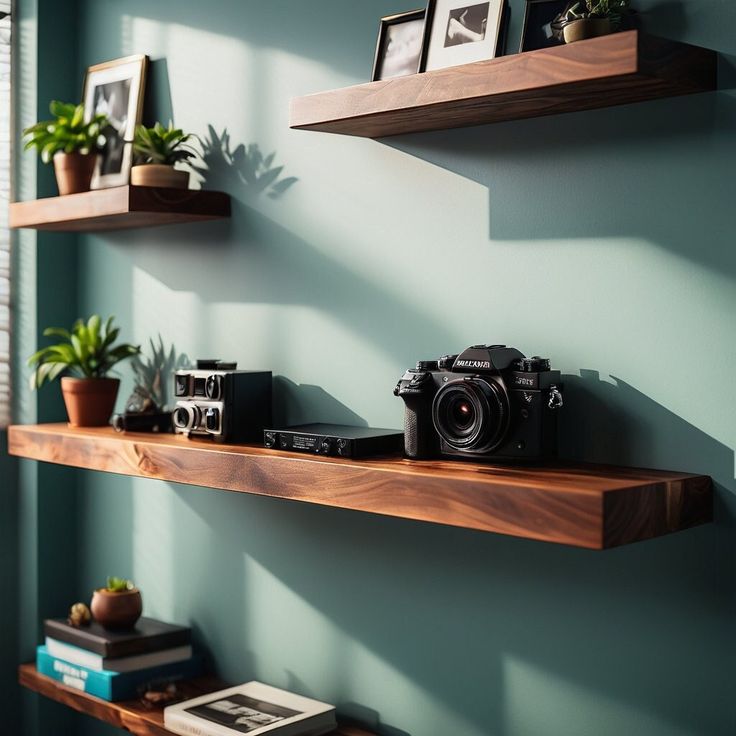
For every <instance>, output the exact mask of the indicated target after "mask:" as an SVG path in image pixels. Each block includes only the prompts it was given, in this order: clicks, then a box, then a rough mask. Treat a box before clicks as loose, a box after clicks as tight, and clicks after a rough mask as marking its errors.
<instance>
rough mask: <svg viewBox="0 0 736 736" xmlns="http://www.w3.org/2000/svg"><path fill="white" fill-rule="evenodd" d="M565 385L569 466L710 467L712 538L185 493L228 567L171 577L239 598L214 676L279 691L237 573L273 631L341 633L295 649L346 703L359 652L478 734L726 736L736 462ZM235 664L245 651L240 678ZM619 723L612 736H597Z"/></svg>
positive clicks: (670, 417) (216, 555)
mask: <svg viewBox="0 0 736 736" xmlns="http://www.w3.org/2000/svg"><path fill="white" fill-rule="evenodd" d="M565 381H566V385H567V387H568V391H569V394H570V396H571V397H574V400H573V401H570V405H572V407H573V409H572V410H571V412H568V413H567V416H566V418H565V424H564V425H563V427H562V444H563V446H564V448H565V450H566V452H567V453H569V454H571V455H574V456H577V457H581V458H584V459H595V460H597V461H600V462H612V463H613V462H629V463H632V464H635V465H636V464H647V465H651V464H652V463H655V464H657V465H661V466H662V467H675V468H676V467H678V466H679V465H680V460H679V458H680V455H681V454H686V455H687V456H688V457H690V458H697V464H698V467H688V468H687V470H690V471H694V472H704V473H710V474H713V475H714V477H715V479H716V483H717V508H716V522H715V524H714V525H712V526H705V527H700V528H696V529H693V530H690V531H687V532H681V533H678V534H675V535H673V536H671V537H665V538H661V539H657V540H651V541H649V542H644V543H640V544H637V545H631V546H627V547H622V548H619V549H615V550H610V551H607V552H603V553H594V552H589V551H585V550H577V549H573V548H566V547H562V546H557V545H550V544H544V543H538V542H530V541H526V540H516V539H510V538H504V537H501V536H496V535H490V534H482V533H474V532H469V531H466V530H459V529H453V528H450V527H440V526H434V525H429V524H421V523H415V522H410V521H405V520H397V519H387V518H383V517H377V516H373V515H371V514H359V513H355V512H349V511H343V510H339V509H330V508H323V507H316V506H309V505H302V504H292V503H284V502H283V501H277V500H274V499H268V498H253V497H244V496H241V495H240V494H221V498H222V501H221V502H220V503H217V504H214V503H212V499H211V498H210V496H209V493H212V491H210V492H207V491H204V489H191V488H185V487H181V486H177V487H176V492H177V494H178V496H179V497H180V499H181V500H182V501H183V502H184V503H185V505H186V507H187V510H184V511H182V510H180V511H179V513H180V514H181V516H182V518H186V517H187V516H191V511H194V512H195V515H196V517H197V518H198V519H199V521H200V523H204V524H206V526H207V527H208V528H209V529H211V530H212V533H213V534H216V536H217V539H218V547H217V549H214V548H212V547H210V546H207V545H203V546H202V547H199V548H198V549H197V550H196V551H195V550H192V549H191V545H190V544H189V541H188V539H187V535H186V533H185V531H182V533H181V534H180V535H178V537H177V544H178V545H179V546H178V550H177V554H176V556H175V558H176V560H177V564H178V565H180V566H181V570H180V571H178V572H183V571H184V570H187V569H188V568H187V566H188V565H190V564H196V565H197V566H199V567H202V568H203V569H217V568H218V566H221V565H222V560H223V559H225V560H229V561H231V562H230V563H228V564H232V569H230V570H228V571H227V574H228V576H232V579H234V580H237V581H238V585H237V586H235V587H237V588H238V589H239V590H240V589H242V591H243V592H242V595H243V606H244V608H243V610H242V611H240V612H239V614H236V615H233V616H229V617H225V618H221V619H218V621H217V626H216V628H217V629H218V630H217V637H218V640H220V641H223V642H229V644H228V646H227V647H225V648H223V647H219V648H218V651H219V652H220V653H221V656H220V659H219V660H218V665H219V667H220V671H221V674H223V676H225V677H226V679H232V680H240V679H243V678H247V677H251V676H254V677H258V676H262V673H263V668H264V667H265V668H266V670H267V671H270V673H271V675H273V673H274V670H268V668H269V667H271V666H272V665H271V664H269V662H265V661H264V660H262V659H259V657H263V658H267V657H268V652H269V646H270V645H269V644H268V643H266V642H264V641H262V640H260V639H259V640H252V639H251V637H256V638H258V636H259V634H258V627H257V626H256V627H253V626H252V625H249V624H248V616H249V615H253V611H254V610H257V609H258V604H257V603H254V601H257V598H258V593H257V590H251V591H249V585H252V584H253V580H252V578H251V577H250V575H249V572H248V569H247V566H246V568H243V567H242V565H243V560H248V559H253V560H256V561H257V563H258V566H260V567H262V568H263V569H265V570H267V571H268V573H269V574H270V575H271V576H273V578H275V579H277V580H278V581H279V584H280V585H281V586H283V589H284V590H288V591H289V593H288V596H287V598H286V601H287V603H286V604H285V605H287V608H286V609H285V610H279V616H283V617H284V618H285V619H286V620H292V621H301V620H302V617H303V613H304V611H305V610H307V611H313V610H316V611H319V615H320V616H321V617H325V618H327V619H328V620H329V622H330V626H329V627H328V628H327V630H328V631H329V632H330V633H329V634H326V633H325V631H323V630H321V629H318V630H317V631H311V630H310V628H309V624H300V625H305V626H306V628H305V630H304V631H302V630H301V629H300V630H299V631H298V632H293V635H294V636H298V637H301V636H305V637H309V636H310V635H314V636H315V637H316V638H317V640H318V641H320V647H322V650H321V651H322V653H323V655H324V659H325V661H330V663H331V669H333V670H334V672H332V673H331V677H332V678H333V679H332V680H330V681H333V682H334V683H335V685H334V687H335V688H336V691H338V692H339V691H342V687H341V683H343V682H352V681H354V679H355V677H356V676H357V672H356V671H355V669H354V668H356V667H357V668H358V669H360V668H361V667H365V662H360V661H356V660H355V659H354V658H353V657H354V655H353V654H352V653H351V652H353V649H352V648H351V644H352V642H355V641H357V642H360V647H361V650H363V649H364V650H367V651H368V652H369V653H370V657H371V661H373V659H375V660H378V661H380V662H382V663H385V665H382V666H385V667H386V668H387V669H386V671H387V672H391V675H390V677H391V678H395V680H394V682H396V683H404V682H406V683H411V686H410V687H411V688H416V691H417V692H421V693H422V697H426V698H428V699H429V700H430V701H433V702H434V701H437V702H438V703H441V704H442V705H441V706H439V707H440V708H446V709H447V710H448V711H449V712H451V713H453V714H455V716H456V717H457V718H458V720H459V721H460V722H463V723H464V724H467V725H466V727H467V728H468V732H471V731H472V732H476V731H477V732H478V733H494V734H511V733H521V731H518V730H515V727H514V726H513V724H511V723H509V721H508V718H509V717H510V714H511V716H513V717H514V718H518V717H520V716H519V713H523V712H524V711H525V710H526V706H521V705H519V712H518V713H514V712H513V710H512V711H510V706H509V704H510V703H517V704H522V703H525V704H528V703H534V702H535V701H536V700H537V698H538V699H539V701H538V702H537V703H536V705H535V708H534V709H532V711H530V713H531V712H534V713H536V716H535V717H536V718H537V719H541V721H540V722H544V720H545V719H549V722H550V723H554V724H555V725H554V727H553V728H552V729H551V730H550V731H549V732H548V733H550V734H555V735H556V734H562V733H570V732H573V731H574V732H582V731H580V728H581V724H586V723H587V724H588V725H589V726H590V731H587V732H589V733H599V734H612V733H620V732H625V731H626V730H630V727H632V724H633V723H637V724H639V725H641V724H642V723H647V724H651V725H652V726H653V727H652V729H651V730H650V731H649V732H650V733H652V734H656V735H657V736H660V735H664V734H671V733H674V732H675V730H676V731H677V732H678V733H683V734H684V733H688V734H691V733H692V734H695V733H698V734H709V736H726V735H727V734H730V733H731V730H730V729H731V725H732V721H731V716H730V710H729V709H728V708H724V707H722V703H725V702H728V699H729V698H730V689H729V688H730V683H731V682H732V680H733V676H734V662H733V658H732V656H731V655H732V652H733V644H735V643H736V640H735V639H736V635H735V634H734V631H733V620H734V615H736V607H735V606H734V600H733V598H732V595H731V593H730V592H729V591H730V588H729V586H728V585H727V584H726V582H725V581H728V580H732V579H733V577H734V575H735V574H736V570H735V569H734V554H733V551H734V535H735V531H734V521H733V520H734V517H735V516H736V496H735V494H736V484H735V483H734V478H733V470H734V453H733V450H731V449H730V448H728V447H726V446H724V445H722V444H721V443H719V442H717V441H715V440H714V439H713V438H710V437H708V436H707V435H705V434H704V433H702V432H700V431H699V430H698V429H696V428H695V427H693V426H692V425H690V424H688V423H686V422H684V421H683V420H682V419H680V418H679V417H677V416H676V415H674V414H673V413H672V412H669V411H668V410H666V409H665V408H664V407H662V406H660V405H658V404H656V403H655V402H653V401H652V400H651V399H649V398H647V397H646V396H644V395H643V394H642V393H641V392H639V391H637V390H636V389H634V388H633V387H631V386H629V385H628V384H626V383H625V382H623V381H621V380H620V379H614V381H615V382H614V383H607V382H605V381H601V380H600V379H599V377H598V375H597V374H596V373H595V372H593V371H582V375H581V376H580V377H575V376H566V377H565ZM287 385H288V384H287ZM328 537H329V539H330V544H329V545H325V544H323V543H322V541H321V540H323V539H325V538H328ZM193 555H197V556H201V555H204V558H203V559H198V560H194V559H192V556H193ZM593 557H595V559H594V560H593V559H592V558H593ZM235 561H239V562H235ZM592 562H594V563H595V564H591V563H592ZM388 570H390V571H391V573H390V574H387V571H388ZM178 572H176V573H175V574H178ZM201 595H202V596H204V597H206V595H207V591H206V590H203V591H201ZM211 595H214V592H212V593H211ZM386 601H391V602H392V605H390V606H387V605H386ZM458 601H462V620H461V621H459V620H458V609H457V606H458ZM303 605H305V606H306V609H304V608H302V606H303ZM288 606H292V608H291V609H290V608H289V607H288ZM202 608H204V609H205V610H206V606H203V605H202V604H197V603H196V602H195V605H193V606H192V614H193V616H194V619H195V621H197V623H198V625H199V626H200V627H201V629H202V630H203V631H207V630H208V627H209V626H211V625H212V622H209V621H201V622H200V621H198V619H197V616H198V611H199V610H200V609H202ZM407 612H413V613H412V614H411V615H407ZM205 615H206V614H205ZM257 615H261V616H263V615H265V614H263V613H261V614H257ZM307 619H309V617H307ZM693 621H697V622H698V623H697V625H693ZM244 622H245V623H244ZM273 625H274V626H278V625H279V624H278V621H275V622H274V623H273ZM325 637H326V640H325ZM233 642H235V643H237V646H233ZM673 642H676V646H673ZM285 648H286V649H287V650H288V646H287V647H285ZM241 651H242V652H250V654H249V656H248V658H247V659H246V663H245V664H243V662H242V659H241V656H240V652H241ZM231 652H232V654H231ZM255 652H258V653H259V655H258V656H256V655H255V654H254V653H255ZM287 659H288V657H287ZM279 672H282V671H280V670H279ZM284 672H286V674H287V675H288V674H289V673H288V671H284ZM677 673H681V676H677ZM282 674H283V672H282ZM364 674H365V673H364ZM289 677H291V680H290V682H293V683H294V686H295V687H298V689H299V690H300V691H301V692H304V693H305V694H310V689H309V687H307V686H306V683H304V682H302V681H301V680H299V679H298V678H296V677H295V676H293V673H292V674H291V675H289ZM550 683H554V684H555V688H556V691H557V692H558V693H560V698H561V699H560V700H559V702H557V703H555V704H554V705H553V704H550V703H549V702H545V701H546V699H548V698H549V692H548V688H549V686H550ZM662 683H667V686H666V687H663V686H662ZM407 687H408V685H407ZM581 692H582V693H583V694H584V697H583V699H582V700H580V697H581V695H580V694H581ZM311 694H314V693H311ZM407 697H409V695H407ZM566 698H569V700H566ZM585 703H590V712H589V713H587V714H586V713H585V712H584V710H585V708H586V707H587V706H586V705H584V704H585ZM381 707H382V706H381V703H377V702H371V701H369V700H367V701H365V702H362V703H354V702H343V703H340V704H339V712H340V714H341V715H342V716H344V717H348V718H353V719H357V720H359V721H361V722H362V723H363V724H364V725H365V726H367V727H372V728H374V729H375V730H376V731H377V732H378V733H380V734H385V735H388V734H395V733H397V732H396V731H395V730H393V729H392V728H391V727H389V726H385V725H384V724H382V723H381V717H380V715H379V714H380V713H381ZM568 707H569V710H570V715H569V716H568V715H566V712H565V711H566V709H567V708H568ZM545 708H547V709H549V712H545ZM540 714H541V715H540ZM530 717H531V716H530ZM566 719H567V720H566ZM596 719H597V720H596ZM608 719H610V723H611V724H619V725H618V726H615V725H612V726H611V728H609V729H608V730H606V729H604V728H602V727H601V728H599V727H600V724H602V723H605V722H607V720H608ZM566 723H567V726H566V725H565V724H566ZM596 724H598V725H596ZM655 726H656V727H655ZM616 728H619V729H621V730H618V731H616V730H615V729H616ZM473 729H475V730H473ZM566 729H567V730H566ZM575 729H577V730H575ZM611 729H613V730H611ZM525 732H529V733H541V731H538V730H530V731H525ZM414 736H420V734H419V733H415V734H414Z"/></svg>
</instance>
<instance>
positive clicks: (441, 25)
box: [422, 0, 505, 71]
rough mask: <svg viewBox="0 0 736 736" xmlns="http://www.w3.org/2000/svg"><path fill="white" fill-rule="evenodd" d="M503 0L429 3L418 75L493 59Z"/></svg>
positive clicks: (501, 22) (502, 13)
mask: <svg viewBox="0 0 736 736" xmlns="http://www.w3.org/2000/svg"><path fill="white" fill-rule="evenodd" d="M504 6H505V0H486V2H477V0H475V2H474V1H473V0H429V5H428V7H427V21H426V26H425V31H424V60H423V64H422V71H431V70H432V69H444V68H445V67H448V66H458V65H459V64H470V63H472V62H474V61H484V60H486V59H493V58H494V57H495V56H496V53H497V50H498V42H499V37H500V36H501V30H502V26H503V20H504V17H503V16H504Z"/></svg>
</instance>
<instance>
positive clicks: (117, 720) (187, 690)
mask: <svg viewBox="0 0 736 736" xmlns="http://www.w3.org/2000/svg"><path fill="white" fill-rule="evenodd" d="M18 682H20V684H21V685H22V686H23V687H27V688H28V689H29V690H33V691H34V692H37V693H40V694H41V695H45V696H46V697H47V698H51V700H55V701H56V702H57V703H61V704H62V705H67V706H69V707H70V708H73V709H74V710H76V711H78V712H79V713H84V714H86V715H88V716H92V717H93V718H97V719H98V720H100V721H104V722H105V723H110V724H112V725H113V726H117V727H118V728H121V729H123V730H125V731H129V732H130V733H132V734H135V735H136V736H171V734H172V732H171V731H167V730H166V729H165V728H164V715H163V710H162V709H161V708H153V709H149V708H146V707H144V706H143V705H142V704H141V703H140V702H139V701H137V700H128V701H124V702H118V703H108V702H107V701H106V700H100V699H99V698H95V697H93V696H92V695H86V694H85V693H83V692H80V691H79V690H75V689H74V688H71V687H67V686H66V685H62V684H61V683H59V682H57V681H56V680H52V679H51V678H50V677H46V676H45V675H40V674H39V673H38V672H37V671H36V666H35V665H34V664H22V665H21V666H20V667H19V668H18ZM178 687H179V688H180V689H181V690H182V692H183V694H184V695H185V697H186V698H195V697H197V696H198V695H205V694H206V693H209V692H215V691H216V690H221V689H222V688H224V687H226V686H225V685H224V684H223V683H222V682H221V681H219V680H217V679H215V678H201V679H198V680H191V681H189V682H185V683H181V684H179V685H178ZM333 736H375V735H374V734H371V733H370V732H368V731H364V730H362V729H359V728H352V727H349V726H341V727H340V728H338V730H337V731H334V732H333Z"/></svg>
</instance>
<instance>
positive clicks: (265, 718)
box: [164, 681, 337, 736]
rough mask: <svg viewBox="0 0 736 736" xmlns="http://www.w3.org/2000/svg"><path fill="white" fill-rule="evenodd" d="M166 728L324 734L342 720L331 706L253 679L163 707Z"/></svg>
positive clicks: (189, 734)
mask: <svg viewBox="0 0 736 736" xmlns="http://www.w3.org/2000/svg"><path fill="white" fill-rule="evenodd" d="M164 726H165V727H166V728H167V729H168V730H169V731H172V732H173V733H177V734H181V735H182V736H236V735H237V734H241V733H247V734H250V736H260V734H269V736H271V734H273V736H276V735H277V734H278V736H319V734H324V733H329V732H330V731H334V730H335V729H336V728H337V722H336V721H335V707H334V706H332V705H328V704H327V703H320V702H319V701H318V700H311V699H310V698H304V697H302V696H301V695H296V694H294V693H290V692H288V691H286V690H279V689H278V688H276V687H271V686H270V685H264V684H263V683H262V682H256V681H253V682H246V683H244V684H243V685H238V686H236V687H231V688H227V689H226V690H220V691H218V692H215V693H209V694H208V695H201V696H200V697H198V698H192V699H191V700H185V701H184V702H183V703H177V704H176V705H170V706H168V707H167V708H164Z"/></svg>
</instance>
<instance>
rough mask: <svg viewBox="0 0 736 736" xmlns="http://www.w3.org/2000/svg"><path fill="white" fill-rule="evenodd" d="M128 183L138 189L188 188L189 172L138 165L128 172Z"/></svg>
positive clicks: (169, 167) (167, 167) (154, 165)
mask: <svg viewBox="0 0 736 736" xmlns="http://www.w3.org/2000/svg"><path fill="white" fill-rule="evenodd" d="M130 183H131V184H135V185H136V186H139V187H170V188H172V189H188V188H189V172H188V171H180V170H179V169H175V168H174V167H173V166H164V165H163V164H140V165H138V166H134V167H133V168H132V169H131V170H130Z"/></svg>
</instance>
